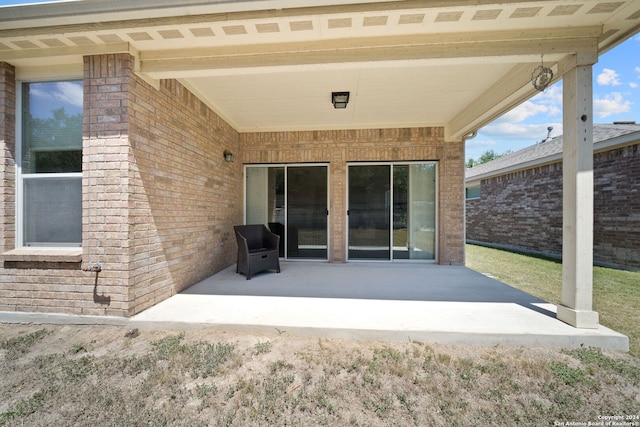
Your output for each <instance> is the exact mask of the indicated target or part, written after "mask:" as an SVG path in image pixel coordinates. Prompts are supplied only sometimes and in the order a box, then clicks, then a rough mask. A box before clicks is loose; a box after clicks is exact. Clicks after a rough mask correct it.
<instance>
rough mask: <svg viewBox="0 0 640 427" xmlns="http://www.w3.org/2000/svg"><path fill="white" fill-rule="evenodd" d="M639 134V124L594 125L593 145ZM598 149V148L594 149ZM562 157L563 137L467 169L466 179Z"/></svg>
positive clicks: (639, 137)
mask: <svg viewBox="0 0 640 427" xmlns="http://www.w3.org/2000/svg"><path fill="white" fill-rule="evenodd" d="M633 133H637V134H638V135H637V137H636V139H638V140H640V125H637V124H611V125H593V143H594V145H596V144H601V143H604V142H606V141H610V140H612V139H616V138H620V137H622V136H625V135H629V134H633ZM594 148H597V147H594ZM561 155H562V135H560V136H557V137H555V138H551V139H550V140H547V141H545V142H540V143H538V144H536V145H532V146H530V147H526V148H523V149H522V150H518V151H516V152H514V153H511V154H507V155H504V156H502V157H500V158H498V159H495V160H492V161H490V162H487V163H483V164H481V165H478V166H474V167H472V168H471V169H467V171H466V173H465V179H466V180H467V181H470V180H473V179H474V178H476V177H479V176H481V175H482V176H484V175H492V174H496V175H497V174H499V173H501V171H505V170H517V169H520V168H518V165H522V167H523V168H524V167H525V166H526V164H528V163H532V162H541V161H544V159H545V158H549V159H550V160H551V158H553V157H558V156H561Z"/></svg>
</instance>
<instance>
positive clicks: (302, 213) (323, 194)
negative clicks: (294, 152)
mask: <svg viewBox="0 0 640 427" xmlns="http://www.w3.org/2000/svg"><path fill="white" fill-rule="evenodd" d="M327 215H328V210H327V167H326V166H290V167H288V168H287V225H286V228H287V233H286V234H287V258H322V259H326V258H327V218H328V217H327Z"/></svg>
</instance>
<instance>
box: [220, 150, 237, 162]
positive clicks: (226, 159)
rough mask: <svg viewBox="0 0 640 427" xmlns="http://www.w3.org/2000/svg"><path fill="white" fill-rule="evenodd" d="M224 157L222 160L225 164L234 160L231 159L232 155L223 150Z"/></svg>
mask: <svg viewBox="0 0 640 427" xmlns="http://www.w3.org/2000/svg"><path fill="white" fill-rule="evenodd" d="M222 154H223V155H224V160H225V161H227V162H233V161H234V160H235V159H234V157H233V153H232V152H231V151H229V150H224V153H222Z"/></svg>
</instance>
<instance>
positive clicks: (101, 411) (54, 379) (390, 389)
mask: <svg viewBox="0 0 640 427" xmlns="http://www.w3.org/2000/svg"><path fill="white" fill-rule="evenodd" d="M0 364H1V367H2V371H1V372H2V374H1V384H0V425H10V426H14V425H15V426H22V425H30V426H50V425H67V426H74V425H77V426H86V425H92V426H113V425H127V426H137V425H145V426H147V425H154V426H155V425H171V426H180V425H184V426H187V425H188V426H200V425H202V426H205V425H355V426H358V425H361V426H365V425H366V426H375V425H381V426H382V425H420V426H422V425H430V426H450V425H494V426H513V425H554V423H568V422H570V421H573V422H585V423H588V422H597V421H599V420H601V419H602V417H604V416H613V415H615V416H625V417H629V418H628V421H629V422H636V423H637V426H640V419H634V418H633V417H634V416H638V415H640V409H639V408H640V397H639V394H638V389H639V388H640V360H639V359H638V358H635V357H633V356H631V355H629V354H625V353H619V352H607V351H600V350H597V349H580V350H555V349H546V348H524V347H518V348H502V347H491V348H485V347H472V346H445V345H434V344H425V343H421V342H404V343H384V342H366V341H345V340H337V339H304V338H296V337H291V336H288V335H287V334H286V333H285V334H278V333H276V332H275V331H274V334H273V335H249V334H237V333H224V332H218V331H211V330H189V331H184V332H179V331H166V330H139V331H138V330H129V329H126V328H122V327H115V326H52V325H46V326H38V325H0Z"/></svg>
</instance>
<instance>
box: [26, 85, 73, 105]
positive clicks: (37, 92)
mask: <svg viewBox="0 0 640 427" xmlns="http://www.w3.org/2000/svg"><path fill="white" fill-rule="evenodd" d="M29 93H30V95H31V96H33V97H36V98H40V99H43V100H56V101H58V102H61V103H63V104H68V105H72V106H74V107H79V108H82V97H83V89H82V83H77V82H57V83H53V84H52V83H40V84H33V85H31V87H30V92H29Z"/></svg>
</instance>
